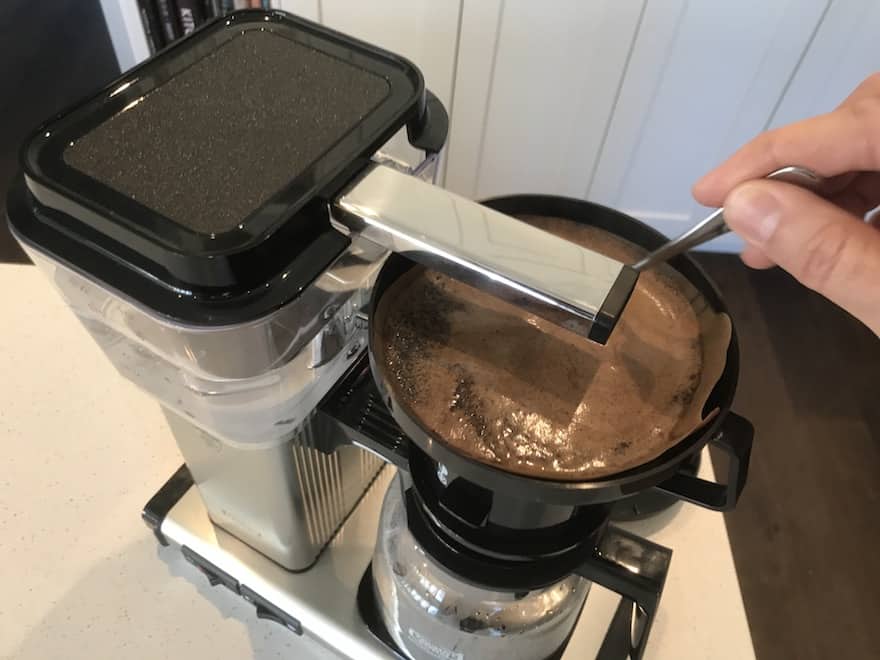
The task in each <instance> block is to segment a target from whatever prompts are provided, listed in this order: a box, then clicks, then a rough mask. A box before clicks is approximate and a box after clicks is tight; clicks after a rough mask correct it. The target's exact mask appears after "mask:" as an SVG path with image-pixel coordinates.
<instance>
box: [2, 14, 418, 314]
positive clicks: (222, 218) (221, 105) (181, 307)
mask: <svg viewBox="0 0 880 660" xmlns="http://www.w3.org/2000/svg"><path fill="white" fill-rule="evenodd" d="M427 114H428V113H427V112H426V102H425V89H424V83H423V80H422V76H421V74H420V72H419V71H418V69H417V68H416V67H415V66H414V65H412V64H411V63H410V62H408V61H406V60H404V59H402V58H400V57H397V56H395V55H393V54H391V53H388V52H385V51H382V50H380V49H377V48H375V47H373V46H370V45H368V44H365V43H362V42H360V41H357V40H355V39H352V38H350V37H347V36H344V35H341V34H339V33H336V32H334V31H332V30H329V29H327V28H324V27H322V26H320V25H316V24H314V23H311V22H308V21H305V20H301V19H298V18H295V17H293V16H290V15H288V14H284V13H281V12H272V11H242V12H236V13H233V14H231V15H229V16H227V17H224V18H222V19H218V20H215V21H213V22H212V23H210V24H208V25H207V26H205V27H204V28H202V29H200V30H198V31H197V32H196V33H194V34H193V35H191V36H190V37H188V38H186V39H183V40H181V41H180V42H178V43H176V44H174V45H173V46H171V47H169V48H167V49H166V50H164V51H162V52H161V53H159V54H158V55H157V56H156V57H154V58H152V59H151V60H149V61H147V62H145V63H144V64H142V65H141V66H139V67H137V68H135V69H132V70H131V71H129V72H127V73H126V74H124V75H123V76H122V77H120V78H119V79H117V80H116V81H114V82H113V83H111V84H110V85H108V86H107V87H106V88H105V89H104V90H102V91H101V92H100V93H98V94H97V95H95V96H93V97H92V98H90V99H88V100H86V101H84V102H82V103H80V104H78V105H77V106H75V107H73V108H71V109H69V110H67V111H65V112H63V113H61V114H60V115H58V116H57V117H55V118H54V119H52V120H51V121H49V122H47V123H45V124H44V125H43V126H41V127H40V128H39V130H38V131H36V132H35V133H34V134H33V136H32V137H31V138H30V140H29V141H28V142H27V143H26V144H25V146H24V148H23V150H22V167H23V170H24V179H23V183H22V181H21V180H19V182H18V183H17V185H14V186H13V190H12V191H11V192H10V199H9V203H8V206H9V209H8V211H9V217H10V222H11V225H12V228H13V231H14V232H15V233H16V235H17V236H18V237H19V238H20V239H21V240H23V241H24V242H26V243H29V244H31V245H33V246H34V247H35V248H37V249H39V250H41V251H42V252H46V253H48V254H49V255H50V256H51V257H53V258H55V259H57V260H58V261H61V262H62V263H66V264H67V265H69V266H71V267H73V268H75V269H76V270H78V271H80V272H82V273H84V274H86V275H88V276H90V277H92V278H93V279H97V280H98V281H100V282H102V283H104V284H106V285H107V286H109V287H111V288H114V289H117V290H119V291H121V292H122V293H123V294H126V295H128V296H129V297H131V298H134V299H135V300H136V301H138V302H140V303H142V304H144V305H146V306H147V307H149V308H151V309H153V310H155V311H157V312H158V313H160V314H162V315H165V316H168V317H171V318H173V319H175V320H179V321H182V322H187V323H195V324H225V323H237V322H242V321H246V320H249V319H253V318H257V317H259V316H261V315H264V314H266V313H268V312H270V311H272V310H273V309H275V308H277V307H279V306H281V305H283V304H285V303H286V302H288V301H290V300H291V299H292V298H294V297H296V295H298V293H299V292H300V291H302V289H303V288H304V287H306V286H307V285H308V284H309V283H310V282H312V281H313V280H314V279H315V278H316V277H317V276H318V275H319V274H320V273H321V272H322V271H323V270H324V269H325V268H326V267H327V265H328V264H329V263H330V262H332V261H333V259H334V258H336V257H337V256H338V255H339V254H340V252H341V251H342V250H344V249H345V247H346V246H347V244H348V239H347V238H346V237H344V236H343V235H342V234H340V233H339V232H337V231H335V230H334V229H333V228H332V227H331V226H330V223H329V217H328V211H327V203H326V202H327V200H329V199H331V198H332V197H333V196H335V194H336V193H338V192H339V190H340V189H341V188H342V186H343V185H344V184H345V183H346V182H347V181H349V180H350V179H351V177H352V176H353V175H355V174H356V173H357V172H358V171H359V170H360V169H362V168H363V167H364V166H365V164H366V163H367V162H368V160H369V158H370V156H371V155H372V154H373V153H374V152H375V151H376V150H377V149H378V148H379V147H380V146H381V145H382V144H383V143H384V142H386V141H387V140H388V139H389V138H390V137H391V136H392V135H393V134H394V133H395V132H396V131H397V130H399V129H400V128H401V127H403V126H404V125H407V126H408V128H409V133H410V136H411V138H412V136H418V135H420V134H424V133H425V132H426V131H425V123H426V122H427Z"/></svg>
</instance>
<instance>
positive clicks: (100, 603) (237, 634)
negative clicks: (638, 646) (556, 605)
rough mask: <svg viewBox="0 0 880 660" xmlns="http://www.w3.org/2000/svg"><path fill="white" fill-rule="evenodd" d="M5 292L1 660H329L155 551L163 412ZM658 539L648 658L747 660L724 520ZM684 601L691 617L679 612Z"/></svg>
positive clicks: (163, 470) (682, 523)
mask: <svg viewBox="0 0 880 660" xmlns="http://www.w3.org/2000/svg"><path fill="white" fill-rule="evenodd" d="M0 290H2V292H3V294H2V295H3V303H4V305H3V312H2V316H0V338H2V339H0V584H2V585H3V590H4V593H3V597H2V598H0V658H2V659H4V660H6V659H9V660H12V659H13V658H14V659H15V660H46V659H48V658H53V659H54V658H59V659H61V658H63V659H64V660H78V659H83V660H86V659H88V660H95V659H96V658H98V659H102V660H103V659H105V658H106V659H108V660H122V659H125V660H129V659H130V660H139V659H144V660H147V659H149V660H158V659H161V658H174V659H175V660H180V659H181V658H199V659H201V658H211V659H221V658H255V659H258V660H270V659H272V658H319V659H323V658H328V657H329V656H328V655H327V652H326V651H324V650H323V649H321V648H320V647H318V646H317V645H315V644H314V643H312V642H310V641H309V640H307V639H303V638H298V637H295V636H293V635H291V634H290V633H289V632H287V631H285V630H284V629H282V628H281V627H280V626H277V625H276V624H274V623H270V622H267V621H262V620H258V619H256V617H255V616H254V611H253V607H252V606H250V605H249V604H247V603H246V602H244V601H243V600H241V599H240V598H238V597H236V596H234V595H232V594H231V593H230V592H228V591H226V590H225V589H211V588H210V587H208V586H207V584H206V583H205V581H204V578H203V577H202V576H201V575H199V574H198V573H197V572H196V571H195V569H194V568H193V567H191V566H190V565H189V564H188V563H186V562H185V561H184V560H183V558H182V557H181V556H180V555H179V554H177V553H176V552H174V551H171V550H167V549H163V548H161V547H159V546H158V544H157V543H156V541H155V539H154V537H153V535H152V534H151V533H150V532H149V531H148V530H147V528H146V527H145V526H144V524H143V523H142V522H141V520H140V511H141V509H142V507H143V505H144V503H145V502H146V501H147V500H148V499H149V498H150V497H151V496H152V494H153V493H154V492H155V491H156V489H157V488H158V487H159V486H161V485H162V483H164V481H165V479H166V478H167V477H168V476H169V475H170V474H171V473H172V472H173V471H174V470H175V469H176V468H177V467H178V466H179V465H180V463H181V458H180V455H179V454H178V452H177V449H176V447H175V445H174V441H173V439H172V437H171V435H170V432H169V431H168V428H167V427H166V425H165V421H164V419H163V418H162V416H161V414H160V412H159V407H158V406H157V405H156V404H155V403H154V402H153V401H151V400H150V399H149V398H148V397H147V396H146V395H144V394H142V393H141V392H139V391H138V390H137V389H136V388H135V387H134V386H133V385H131V384H129V383H128V382H127V381H125V380H123V379H122V378H121V377H120V376H118V375H117V374H116V372H115V370H114V369H113V367H112V366H111V365H110V363H109V362H108V361H107V360H106V359H105V358H104V357H103V355H101V353H100V351H99V350H98V348H97V346H96V345H95V344H94V343H93V342H92V340H91V339H90V338H89V336H88V334H87V333H86V331H85V330H84V329H83V328H82V327H81V326H80V325H79V324H78V322H77V321H76V319H75V318H74V316H73V314H72V313H70V312H69V311H68V310H67V309H66V308H65V307H64V304H63V303H62V302H61V299H60V298H59V297H58V296H57V295H56V294H55V292H54V291H53V290H52V289H51V287H50V285H49V283H48V282H47V281H46V280H45V279H44V278H43V277H42V276H41V275H40V273H39V272H38V271H37V270H36V269H34V268H33V267H30V266H11V265H2V266H0ZM638 531H641V532H650V531H651V530H649V529H647V528H644V529H639V530H638ZM652 538H655V540H657V541H658V542H660V543H664V544H667V545H670V546H671V547H673V548H675V550H676V552H675V556H674V558H673V572H671V573H670V577H669V580H668V582H667V587H666V592H665V594H664V597H663V605H662V607H661V612H663V613H664V617H663V618H664V620H665V621H664V622H661V621H659V620H658V626H657V629H656V630H655V635H654V636H653V637H654V639H652V647H653V649H655V651H654V652H657V651H659V654H658V655H657V657H662V658H669V659H670V660H671V659H672V658H675V659H684V658H693V659H697V658H707V659H708V658H712V659H713V660H722V659H725V660H726V659H729V660H734V659H735V660H740V659H747V658H753V657H754V654H753V651H752V646H751V638H750V636H749V632H748V627H747V624H746V618H745V612H744V611H743V606H742V599H741V597H740V594H739V589H738V586H737V581H736V573H735V571H734V567H733V561H732V558H731V555H730V549H729V546H728V543H727V535H726V532H725V530H724V524H723V520H722V517H721V516H720V515H719V514H713V513H711V512H708V511H702V510H697V509H696V508H695V507H689V508H687V509H684V510H682V511H681V512H680V514H677V516H676V518H675V521H674V524H672V523H670V524H667V525H666V526H665V527H663V528H662V529H658V530H657V533H656V534H652ZM691 579H693V582H691ZM696 585H699V588H694V587H695V586H696ZM592 597H593V596H591V598H592ZM597 597H598V594H597ZM691 597H693V598H694V599H696V600H700V602H699V604H697V605H696V606H695V611H697V612H700V611H701V610H702V614H701V616H700V617H699V618H697V619H696V621H698V622H699V623H694V621H695V619H693V618H691V617H688V618H686V619H685V618H684V617H681V616H679V615H677V614H676V613H675V609H676V605H677V604H679V605H681V604H684V603H686V602H687V601H689V600H690V599H691ZM707 597H708V598H710V599H711V600H708V601H707V600H706V599H707ZM691 606H692V608H693V607H694V603H693V602H691ZM692 608H688V609H692ZM676 621H677V622H678V624H680V625H678V624H675V625H672V624H673V622H676ZM696 625H699V626H700V627H701V630H700V631H699V632H698V633H697V634H692V633H693V632H694V631H692V630H690V628H691V627H693V626H696ZM660 638H662V639H660ZM654 642H657V644H656V645H655V644H654Z"/></svg>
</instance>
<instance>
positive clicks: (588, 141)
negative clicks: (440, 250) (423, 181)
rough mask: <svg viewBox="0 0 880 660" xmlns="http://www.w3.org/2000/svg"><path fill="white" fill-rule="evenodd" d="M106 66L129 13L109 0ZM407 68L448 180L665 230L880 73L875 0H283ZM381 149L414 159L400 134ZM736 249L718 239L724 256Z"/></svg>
mask: <svg viewBox="0 0 880 660" xmlns="http://www.w3.org/2000/svg"><path fill="white" fill-rule="evenodd" d="M102 5H103V6H104V13H105V17H106V20H107V23H108V26H109V27H110V31H111V36H112V38H113V43H114V47H115V49H116V52H117V57H118V58H119V60H120V64H121V66H122V67H123V68H128V67H129V66H131V65H133V64H134V63H136V62H137V61H139V60H140V59H143V57H145V56H146V42H145V41H144V39H143V34H142V32H141V31H140V19H139V16H138V15H137V3H136V0H102ZM274 5H275V6H276V7H278V8H280V9H284V10H287V11H290V12H292V13H295V14H298V15H300V16H304V17H306V18H308V19H310V20H314V21H318V22H321V23H323V24H325V25H327V26H329V27H332V28H334V29H337V30H340V31H342V32H346V33H349V34H352V35H354V36H356V37H359V38H361V39H364V40H366V41H370V42H373V43H375V44H378V45H380V46H382V47H384V48H387V49H389V50H391V51H394V52H397V53H400V54H401V55H403V56H405V57H407V58H409V59H411V60H412V61H414V62H415V63H416V64H417V65H418V66H419V68H420V69H421V70H422V72H423V74H424V76H425V80H426V84H427V86H428V88H429V89H431V90H432V91H433V92H434V93H435V94H437V96H438V97H439V98H440V99H441V100H442V101H443V103H444V104H445V105H446V107H447V109H449V110H450V113H451V119H452V127H451V135H450V143H449V147H448V149H447V154H446V162H445V163H444V166H445V174H446V176H445V185H446V186H447V187H449V188H451V189H452V190H455V191H456V192H459V193H461V194H464V195H467V196H470V197H475V198H482V197H487V196H492V195H498V194H509V193H526V192H541V193H554V194H562V195H569V196H573V197H581V198H588V199H592V200H595V201H598V202H601V203H603V204H607V205H609V206H613V207H616V208H619V209H622V210H624V211H626V212H629V213H631V214H633V215H635V216H637V217H639V218H641V219H643V220H645V221H646V222H648V223H650V224H652V225H654V226H655V227H657V228H659V229H660V230H661V231H663V232H665V233H667V234H676V233H678V232H680V231H682V230H683V229H685V228H686V227H687V225H688V223H691V222H693V221H695V220H696V219H698V217H700V216H701V215H702V214H703V213H705V209H701V208H700V207H699V206H698V205H697V204H696V203H695V202H694V201H693V200H692V199H691V196H690V188H691V185H692V184H693V182H694V181H695V180H696V179H697V178H699V176H700V175H702V174H703V173H704V172H706V171H707V170H708V169H710V168H711V167H712V166H714V165H715V164H717V163H718V162H720V161H721V160H723V159H724V158H725V157H726V156H727V155H728V154H729V153H731V152H732V151H733V150H734V149H736V148H737V147H738V146H739V145H741V144H742V143H743V142H745V141H747V140H748V139H750V138H751V137H752V136H754V135H755V134H757V133H758V132H760V131H761V130H763V129H765V128H767V127H770V126H776V125H780V124H784V123H788V122H790V121H793V120H796V119H800V118H802V117H806V116H810V115H813V114H817V113H819V112H824V111H827V110H829V109H831V108H833V107H834V106H835V105H836V104H837V103H838V102H839V101H840V100H841V99H842V98H843V97H844V96H845V95H846V94H847V93H848V92H849V91H850V90H851V89H852V88H853V87H854V86H855V85H856V84H857V83H858V82H859V81H860V80H862V79H863V78H865V77H866V76H867V75H868V74H869V73H871V72H872V71H874V70H880V47H878V46H877V37H876V35H877V34H880V0H738V1H737V2H720V1H718V0H553V2H537V1H536V0H370V1H366V0H276V2H274ZM391 153H392V154H393V155H395V156H398V157H401V158H404V159H407V160H412V159H414V158H415V152H414V151H413V150H412V149H411V148H409V147H408V145H407V144H406V140H405V138H404V137H403V136H401V135H398V136H397V137H396V138H395V140H393V141H392V148H391ZM738 245H739V243H738V241H737V239H736V238H735V237H733V236H726V237H723V238H721V239H719V240H718V241H716V242H715V243H714V244H713V247H715V248H718V249H735V248H737V247H738Z"/></svg>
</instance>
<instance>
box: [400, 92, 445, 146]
mask: <svg viewBox="0 0 880 660" xmlns="http://www.w3.org/2000/svg"><path fill="white" fill-rule="evenodd" d="M406 133H407V138H408V139H409V143H410V144H411V145H412V146H414V147H415V148H416V149H421V150H422V151H424V152H425V153H427V154H436V153H439V152H440V150H441V149H442V148H443V145H444V144H446V138H447V137H448V135H449V115H448V114H447V112H446V108H444V107H443V103H441V102H440V99H438V98H437V97H436V96H434V94H433V93H431V91H430V90H428V89H426V90H425V110H424V112H423V113H422V115H421V116H420V117H419V118H418V119H416V120H413V121H411V122H410V123H409V124H407V126H406Z"/></svg>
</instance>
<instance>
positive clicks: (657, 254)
mask: <svg viewBox="0 0 880 660" xmlns="http://www.w3.org/2000/svg"><path fill="white" fill-rule="evenodd" d="M767 178H768V179H773V180H774V181H783V182H785V183H792V184H794V185H797V186H800V187H801V188H806V189H807V190H811V191H813V192H817V193H820V192H822V189H823V188H824V186H825V184H826V182H827V179H825V178H824V177H821V176H819V175H818V174H816V173H815V172H813V171H811V170H808V169H806V168H804V167H783V168H782V169H779V170H776V171H775V172H771V173H770V174H768V175H767ZM729 231H730V227H728V226H727V223H726V222H725V221H724V209H723V208H720V209H717V210H715V211H713V212H712V213H711V214H710V215H709V216H708V217H707V218H705V219H704V220H701V221H700V222H698V223H697V224H696V225H694V226H693V227H691V228H690V229H688V230H687V231H686V232H685V233H683V234H682V235H681V236H679V237H678V238H675V239H673V240H671V241H669V242H668V243H664V244H663V245H661V246H660V247H659V248H657V249H656V250H654V251H653V252H651V253H650V254H648V255H647V256H646V257H645V258H644V259H642V260H641V261H638V262H637V263H635V264H633V268H634V269H635V270H637V271H642V270H645V269H647V268H650V267H651V266H653V265H655V264H658V263H660V262H662V261H667V260H668V259H671V258H672V257H674V256H676V255H678V254H681V253H682V252H686V251H687V250H690V249H691V248H694V247H696V246H698V245H702V244H703V243H705V242H706V241H711V240H712V239H713V238H717V237H719V236H721V235H722V234H726V233H727V232H729Z"/></svg>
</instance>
